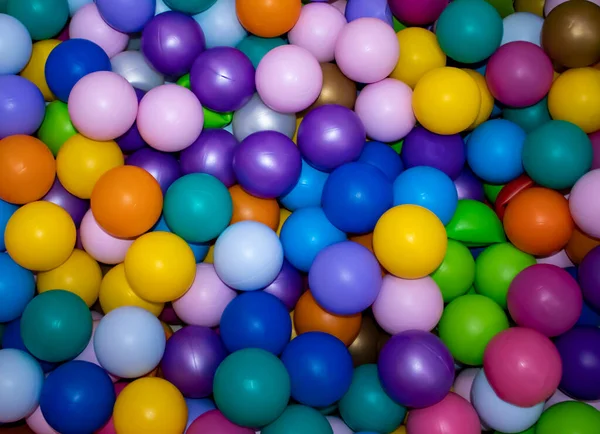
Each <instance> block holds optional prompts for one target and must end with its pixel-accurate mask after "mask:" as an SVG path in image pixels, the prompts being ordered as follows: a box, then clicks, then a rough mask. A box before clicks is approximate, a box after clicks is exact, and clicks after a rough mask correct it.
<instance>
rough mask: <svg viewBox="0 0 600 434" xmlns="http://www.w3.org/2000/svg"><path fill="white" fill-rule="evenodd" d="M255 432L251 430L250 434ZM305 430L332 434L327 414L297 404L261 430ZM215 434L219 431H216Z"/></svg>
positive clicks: (273, 433) (274, 433) (275, 433)
mask: <svg viewBox="0 0 600 434" xmlns="http://www.w3.org/2000/svg"><path fill="white" fill-rule="evenodd" d="M253 432H254V431H250V432H249V433H248V434H251V433H253ZM305 432H310V433H312V434H331V433H332V430H331V426H330V425H329V423H328V422H327V419H326V418H325V416H323V415H322V414H321V413H320V412H319V411H317V410H315V409H314V408H311V407H307V406H304V405H296V404H291V405H289V406H288V407H287V408H286V409H285V410H284V412H283V413H281V416H279V417H278V418H277V419H276V420H275V421H274V422H273V423H271V424H269V425H267V426H266V427H264V428H263V429H262V430H261V433H264V434H284V433H286V434H301V433H305ZM198 434H199V433H198ZM215 434H217V433H216V432H215ZM232 434H234V433H232ZM236 434H237V433H236ZM240 434H246V432H245V431H244V432H243V433H242V431H240Z"/></svg>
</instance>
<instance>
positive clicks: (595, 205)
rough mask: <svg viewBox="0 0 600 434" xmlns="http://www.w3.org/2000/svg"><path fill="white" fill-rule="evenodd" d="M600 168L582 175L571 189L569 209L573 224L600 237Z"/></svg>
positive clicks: (589, 233)
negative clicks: (599, 192)
mask: <svg viewBox="0 0 600 434" xmlns="http://www.w3.org/2000/svg"><path fill="white" fill-rule="evenodd" d="M598 191H600V169H595V170H592V171H590V172H588V173H586V174H585V175H583V176H582V177H581V178H579V180H578V181H577V182H576V183H575V185H574V186H573V188H572V189H571V195H570V196H569V209H570V210H571V216H572V217H573V220H575V224H576V225H577V226H578V227H579V229H581V230H582V231H583V232H584V233H586V234H588V235H589V236H591V237H593V238H600V201H599V200H598V199H597V196H598Z"/></svg>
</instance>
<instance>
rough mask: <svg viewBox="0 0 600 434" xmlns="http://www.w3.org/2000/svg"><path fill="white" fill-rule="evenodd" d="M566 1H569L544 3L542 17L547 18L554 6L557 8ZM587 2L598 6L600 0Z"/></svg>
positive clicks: (553, 0)
mask: <svg viewBox="0 0 600 434" xmlns="http://www.w3.org/2000/svg"><path fill="white" fill-rule="evenodd" d="M567 1H569V0H546V3H544V15H545V16H548V14H549V13H550V11H551V10H552V9H554V8H555V7H556V6H558V5H560V4H562V3H566V2H567ZM587 1H589V2H592V3H594V4H597V5H598V6H600V0H587Z"/></svg>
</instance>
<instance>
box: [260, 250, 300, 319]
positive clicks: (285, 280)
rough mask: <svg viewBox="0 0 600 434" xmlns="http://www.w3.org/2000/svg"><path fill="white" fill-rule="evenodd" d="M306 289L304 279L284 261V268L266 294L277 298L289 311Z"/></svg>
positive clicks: (267, 288)
mask: <svg viewBox="0 0 600 434" xmlns="http://www.w3.org/2000/svg"><path fill="white" fill-rule="evenodd" d="M304 289H305V284H304V278H303V276H302V275H301V274H300V272H299V271H298V270H296V269H295V268H294V267H293V266H292V265H290V263H289V262H288V261H285V260H284V261H283V267H282V268H281V271H280V272H279V274H278V275H277V277H276V278H275V280H274V281H273V282H272V283H271V284H270V285H269V286H267V287H265V288H264V292H266V293H268V294H272V295H274V296H275V297H277V298H278V299H279V300H280V301H281V302H282V303H283V304H284V305H285V307H286V308H287V309H288V310H290V311H291V310H293V309H294V307H295V306H296V303H297V302H298V299H299V298H300V296H301V295H302V293H303V292H304Z"/></svg>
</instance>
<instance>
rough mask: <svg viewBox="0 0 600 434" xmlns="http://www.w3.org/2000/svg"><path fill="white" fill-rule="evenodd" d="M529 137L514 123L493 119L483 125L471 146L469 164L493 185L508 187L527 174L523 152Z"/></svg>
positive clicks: (469, 147) (470, 138) (469, 145)
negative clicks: (506, 184) (507, 185)
mask: <svg viewBox="0 0 600 434" xmlns="http://www.w3.org/2000/svg"><path fill="white" fill-rule="evenodd" d="M526 137H527V134H526V133H525V130H523V128H521V127H520V126H519V125H517V124H516V123H514V122H511V121H507V120H506V119H493V120H491V121H486V122H484V123H482V124H481V125H479V126H478V127H477V128H475V130H474V131H473V132H472V133H471V137H469V141H468V142H467V161H468V163H469V166H470V167H471V169H472V170H473V172H474V173H475V175H477V176H479V177H480V178H481V179H483V180H484V181H485V182H487V183H489V184H505V183H507V182H509V181H512V180H513V179H515V178H517V177H518V176H519V175H521V174H522V173H523V162H522V152H523V145H524V143H525V138H526Z"/></svg>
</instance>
